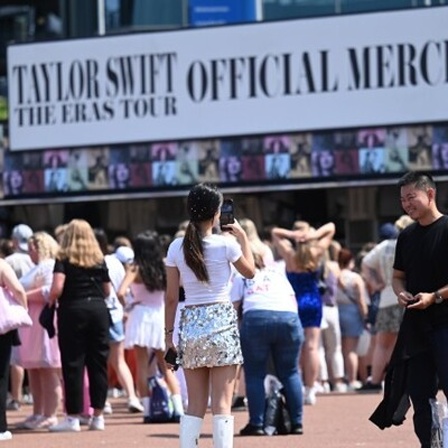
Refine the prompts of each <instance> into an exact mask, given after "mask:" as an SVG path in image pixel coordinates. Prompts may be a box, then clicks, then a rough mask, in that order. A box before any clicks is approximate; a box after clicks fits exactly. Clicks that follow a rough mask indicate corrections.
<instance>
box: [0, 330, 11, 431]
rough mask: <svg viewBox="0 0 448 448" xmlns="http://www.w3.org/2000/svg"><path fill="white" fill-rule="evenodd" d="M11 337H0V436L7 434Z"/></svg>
mask: <svg viewBox="0 0 448 448" xmlns="http://www.w3.org/2000/svg"><path fill="white" fill-rule="evenodd" d="M11 346H12V335H11V333H6V334H3V335H0V435H2V434H3V433H7V429H8V425H7V422H6V399H7V396H8V383H9V372H10V364H9V363H10V359H11Z"/></svg>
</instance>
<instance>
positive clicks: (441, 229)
mask: <svg viewBox="0 0 448 448" xmlns="http://www.w3.org/2000/svg"><path fill="white" fill-rule="evenodd" d="M394 269H396V270H398V271H402V272H404V273H405V275H406V290H407V291H409V292H410V293H412V294H417V293H419V292H429V293H431V292H434V291H437V290H438V289H440V288H442V287H443V286H445V285H448V216H445V215H444V216H442V217H441V218H439V219H438V220H437V221H434V222H433V223H432V224H430V225H428V226H422V225H420V224H418V223H413V224H411V225H410V226H408V227H406V228H405V229H404V230H403V231H402V232H401V233H400V235H399V236H398V239H397V246H396V249H395V261H394ZM408 311H411V310H407V312H406V314H410V313H408ZM412 315H415V316H413V317H414V319H415V320H416V322H417V321H419V324H420V325H421V327H422V328H425V329H430V328H432V327H439V326H448V300H445V301H444V302H443V303H442V304H440V305H436V304H433V305H431V306H429V307H428V308H427V309H426V310H412Z"/></svg>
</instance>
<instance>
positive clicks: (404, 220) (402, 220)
mask: <svg viewBox="0 0 448 448" xmlns="http://www.w3.org/2000/svg"><path fill="white" fill-rule="evenodd" d="M413 222H414V220H413V219H412V218H411V217H410V216H409V215H401V216H400V217H399V218H398V219H397V220H396V221H395V227H396V228H397V229H398V230H399V231H400V232H401V231H402V230H403V229H404V228H406V227H407V226H408V225H410V224H412V223H413Z"/></svg>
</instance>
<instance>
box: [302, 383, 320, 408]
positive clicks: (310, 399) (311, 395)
mask: <svg viewBox="0 0 448 448" xmlns="http://www.w3.org/2000/svg"><path fill="white" fill-rule="evenodd" d="M316 401H317V399H316V391H315V390H314V387H305V398H304V404H309V405H311V406H314V405H315V404H316Z"/></svg>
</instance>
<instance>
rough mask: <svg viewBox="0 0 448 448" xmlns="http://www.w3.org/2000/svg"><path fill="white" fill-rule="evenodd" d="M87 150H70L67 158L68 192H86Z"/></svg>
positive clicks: (87, 175)
mask: <svg viewBox="0 0 448 448" xmlns="http://www.w3.org/2000/svg"><path fill="white" fill-rule="evenodd" d="M88 163H89V162H88V150H87V149H85V148H82V149H72V150H70V152H69V157H68V165H67V169H68V190H69V191H87V190H88V178H89V173H88V168H87V167H88Z"/></svg>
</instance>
